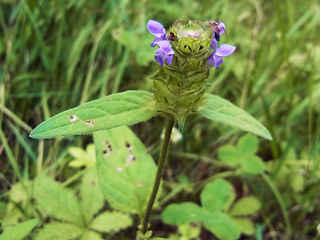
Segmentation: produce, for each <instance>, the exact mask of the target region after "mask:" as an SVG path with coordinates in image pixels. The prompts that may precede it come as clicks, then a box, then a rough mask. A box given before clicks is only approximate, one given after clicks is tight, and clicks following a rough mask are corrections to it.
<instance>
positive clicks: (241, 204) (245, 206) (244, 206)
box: [229, 196, 261, 216]
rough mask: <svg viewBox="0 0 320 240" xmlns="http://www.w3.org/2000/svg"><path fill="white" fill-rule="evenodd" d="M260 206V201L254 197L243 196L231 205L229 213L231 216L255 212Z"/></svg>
mask: <svg viewBox="0 0 320 240" xmlns="http://www.w3.org/2000/svg"><path fill="white" fill-rule="evenodd" d="M260 207H261V203H260V201H259V200H258V199H257V198H256V197H252V196H250V197H244V198H241V199H240V200H239V201H237V202H236V203H235V204H234V205H233V206H232V208H231V209H230V211H229V214H230V215H232V216H246V215H249V214H252V213H255V212H256V211H258V210H259V209H260Z"/></svg>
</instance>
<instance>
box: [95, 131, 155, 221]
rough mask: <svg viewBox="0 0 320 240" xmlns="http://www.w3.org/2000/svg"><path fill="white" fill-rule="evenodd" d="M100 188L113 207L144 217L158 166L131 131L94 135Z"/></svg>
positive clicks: (97, 133)
mask: <svg viewBox="0 0 320 240" xmlns="http://www.w3.org/2000/svg"><path fill="white" fill-rule="evenodd" d="M93 138H94V143H95V146H96V154H97V170H98V176H99V182H100V187H101V189H102V192H103V194H104V196H105V197H106V199H107V201H108V202H109V204H110V205H111V207H113V208H115V209H117V210H120V211H123V212H128V213H137V214H139V215H140V217H143V216H144V212H145V208H146V206H147V204H148V200H149V197H150V194H151V191H152V188H153V183H154V179H155V175H156V170H157V168H156V165H155V163H154V161H153V159H152V158H151V156H150V155H149V154H147V151H146V148H145V146H144V145H143V144H142V143H141V141H140V140H139V139H138V138H137V137H136V136H135V134H134V133H133V132H132V131H131V130H130V128H128V127H119V128H114V129H110V130H108V131H98V132H95V133H94V134H93Z"/></svg>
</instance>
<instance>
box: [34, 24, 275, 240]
mask: <svg viewBox="0 0 320 240" xmlns="http://www.w3.org/2000/svg"><path fill="white" fill-rule="evenodd" d="M147 28H148V30H149V32H150V33H151V34H153V35H154V37H155V38H154V41H153V42H152V43H151V47H156V50H155V60H156V62H157V65H158V69H157V71H156V72H155V74H154V87H153V93H150V92H146V91H140V90H135V91H125V92H122V93H116V94H112V95H109V96H106V97H103V98H101V99H98V100H95V101H90V102H87V103H85V104H83V105H81V106H78V107H75V108H73V109H70V110H67V111H64V112H62V113H60V114H57V115H56V116H53V117H51V118H50V119H48V120H46V121H45V122H43V123H41V124H40V125H39V126H37V127H36V128H35V129H34V130H33V131H32V132H31V134H30V137H32V138H38V139H40V138H53V137H59V136H70V135H82V134H90V133H94V139H95V144H96V155H97V165H98V166H99V164H100V165H101V166H102V165H103V164H104V162H103V161H106V159H107V158H109V157H111V156H115V155H117V154H118V155H119V154H120V155H121V154H124V152H125V154H124V155H125V156H127V155H128V156H127V157H125V156H124V157H125V158H126V159H125V160H123V165H121V167H119V166H116V165H114V166H113V165H112V167H115V168H113V169H109V170H108V174H112V173H113V172H118V173H119V174H121V173H124V172H125V171H124V170H123V169H124V168H128V169H129V170H130V168H136V169H135V170H130V171H131V172H130V171H129V170H128V172H126V174H127V175H126V176H127V178H126V181H130V176H132V175H130V174H132V173H133V172H134V174H135V175H134V176H137V177H141V176H143V175H145V176H147V177H145V178H144V179H145V180H144V181H147V180H148V179H149V181H151V182H152V181H154V183H153V185H151V186H152V188H150V189H149V187H148V186H150V184H149V183H148V184H145V182H143V183H140V182H137V183H136V184H135V187H136V186H138V187H139V189H138V190H137V191H136V190H134V189H133V190H132V191H136V192H138V193H137V194H138V195H139V198H143V199H144V200H143V201H141V202H142V203H143V205H142V206H139V207H140V209H139V211H135V210H134V208H132V209H133V210H132V209H130V211H129V210H128V212H131V213H136V212H137V213H138V214H139V217H140V223H141V225H140V229H139V231H138V235H137V239H148V238H149V237H151V235H152V232H151V231H149V217H150V214H151V210H152V207H153V204H154V202H155V200H156V196H157V193H158V189H159V186H160V182H161V176H162V173H163V170H164V166H165V162H166V159H167V155H168V145H169V140H170V135H171V132H172V129H173V127H174V126H175V125H176V124H178V126H179V127H180V129H182V128H183V125H184V122H185V121H186V118H187V116H188V115H189V114H195V113H197V114H200V115H202V116H204V117H206V118H208V119H210V120H212V121H216V122H220V123H224V124H228V125H230V126H234V127H236V128H239V129H242V130H244V131H247V132H251V133H253V134H256V135H258V136H261V137H264V138H266V139H269V140H271V139H272V137H271V135H270V133H269V132H268V130H267V129H266V128H265V127H264V126H263V125H262V124H261V123H260V122H259V121H257V120H256V119H255V118H253V117H252V116H251V115H249V114H248V113H246V112H245V111H244V110H242V109H241V108H238V107H236V106H235V105H233V104H232V103H230V102H229V101H228V100H226V99H223V98H221V97H219V96H216V95H213V94H209V93H205V91H206V79H207V77H208V75H209V71H210V69H211V68H213V67H214V68H216V69H219V68H220V67H221V64H222V63H223V62H224V59H223V57H226V56H229V55H230V54H232V53H233V52H234V51H235V50H236V47H235V46H232V45H229V44H220V42H221V40H222V39H221V36H222V35H223V34H224V33H225V31H226V26H225V24H224V23H223V22H221V21H218V22H217V21H203V22H201V21H197V20H196V21H184V20H177V21H176V22H174V23H173V25H172V26H171V28H170V30H169V31H166V30H165V28H164V27H163V26H162V25H161V23H159V22H157V21H154V20H149V21H148V23H147ZM156 115H160V116H161V117H163V118H164V119H165V122H166V123H165V131H164V138H163V144H162V150H161V152H160V158H159V161H158V168H157V170H156V171H154V169H153V165H152V164H151V163H150V164H149V166H150V172H148V168H146V167H142V166H140V167H137V166H136V165H134V164H131V163H132V160H134V159H135V158H136V156H138V159H139V158H143V157H144V156H146V154H145V153H143V154H141V156H140V155H139V154H138V153H137V152H135V151H138V150H136V148H137V149H140V150H141V149H142V148H143V145H142V144H141V142H138V140H136V139H135V138H134V137H128V138H129V140H128V141H123V142H122V143H121V144H120V145H119V146H117V143H116V142H112V141H111V140H110V139H112V138H114V139H116V138H117V137H118V136H117V135H119V134H120V132H122V131H127V130H123V128H117V127H120V126H128V125H132V124H136V123H138V122H142V121H146V120H149V119H150V118H152V117H154V116H156ZM113 128H114V129H113ZM109 129H112V134H109V135H108V138H109V140H110V141H107V140H106V139H105V138H103V134H108V132H106V131H100V130H109ZM117 132H119V134H117ZM121 134H122V135H123V134H124V132H122V133H121ZM130 134H131V133H130ZM122 135H121V136H122ZM128 136H129V135H128ZM97 144H100V147H98V145H97ZM115 146H117V149H115ZM135 146H137V147H136V148H134V147H135ZM131 147H132V148H131ZM119 149H120V150H119ZM127 152H128V153H127ZM129 156H130V159H131V160H130V159H129ZM139 156H140V157H139ZM128 159H129V160H128ZM148 161H149V160H148ZM110 166H111V165H110ZM98 168H99V167H98ZM99 169H100V170H98V171H100V172H99V177H100V185H101V188H105V187H108V186H110V185H111V184H117V182H112V183H108V182H106V181H109V180H108V179H106V178H105V176H106V174H104V173H103V172H102V170H103V168H99ZM152 178H154V179H152ZM109 179H110V178H109ZM131 180H132V179H131ZM119 181H120V180H119ZM112 187H113V188H119V189H121V190H123V192H126V183H123V184H121V183H120V182H119V186H112ZM147 188H148V189H149V190H148V189H147ZM143 189H145V190H143ZM102 191H103V192H104V194H105V196H106V195H107V196H108V197H109V198H110V197H113V206H122V205H124V204H125V203H124V202H122V201H127V200H125V197H123V198H122V197H120V195H117V194H118V193H117V192H114V194H112V193H111V192H110V191H108V190H104V189H102ZM113 195H114V196H113ZM127 197H128V198H129V199H130V196H127ZM107 199H108V198H107ZM117 201H118V202H117ZM121 204H122V205H121ZM127 206H128V205H127ZM124 211H126V210H124Z"/></svg>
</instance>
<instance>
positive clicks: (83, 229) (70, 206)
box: [34, 168, 132, 240]
mask: <svg viewBox="0 0 320 240" xmlns="http://www.w3.org/2000/svg"><path fill="white" fill-rule="evenodd" d="M34 197H35V199H36V201H37V204H38V206H39V209H40V210H41V211H42V213H43V214H44V215H48V216H50V217H53V218H54V219H55V220H52V221H51V222H50V223H48V224H44V228H43V229H40V230H39V231H38V234H37V235H36V237H35V239H37V240H42V239H51V240H54V239H57V240H64V239H65V240H68V239H75V238H81V239H90V238H92V239H102V237H101V236H100V235H101V234H102V233H109V234H113V233H115V232H118V231H120V230H121V229H124V228H127V227H129V226H130V225H131V224H132V220H131V218H130V217H129V216H128V215H126V214H123V213H119V212H110V211H104V212H101V209H102V207H103V206H104V198H103V195H102V192H101V190H100V187H99V184H98V178H97V173H96V169H95V168H90V169H89V170H87V171H86V173H85V175H84V177H83V180H82V184H81V185H80V197H81V201H79V200H78V198H77V197H76V196H75V194H74V192H73V191H71V190H70V189H67V188H64V187H62V186H61V184H59V183H57V182H55V181H54V180H52V179H51V178H50V177H48V176H46V175H41V176H39V177H37V178H36V180H35V186H34ZM58 220H61V221H62V222H60V221H58ZM102 226H103V227H102Z"/></svg>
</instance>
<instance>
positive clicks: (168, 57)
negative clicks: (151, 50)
mask: <svg viewBox="0 0 320 240" xmlns="http://www.w3.org/2000/svg"><path fill="white" fill-rule="evenodd" d="M172 60H173V54H171V55H167V57H166V61H167V63H168V65H171V63H172Z"/></svg>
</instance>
